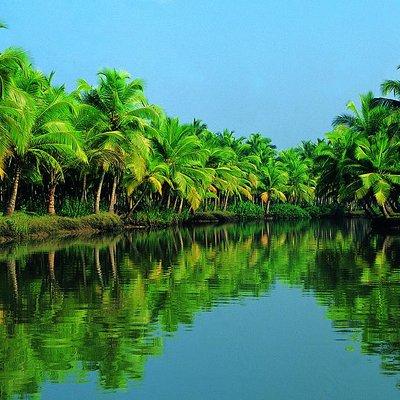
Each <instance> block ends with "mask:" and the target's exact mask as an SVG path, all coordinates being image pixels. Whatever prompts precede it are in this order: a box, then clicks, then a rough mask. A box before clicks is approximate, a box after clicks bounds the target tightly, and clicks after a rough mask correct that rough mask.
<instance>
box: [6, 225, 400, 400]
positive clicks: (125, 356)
mask: <svg viewBox="0 0 400 400" xmlns="http://www.w3.org/2000/svg"><path fill="white" fill-rule="evenodd" d="M399 244H400V238H398V237H389V236H388V237H385V236H379V235H372V234H370V233H369V229H368V225H367V223H365V222H363V221H353V220H351V221H344V222H342V223H340V224H333V223H328V222H321V223H318V224H310V223H308V222H300V223H292V224H275V223H274V224H270V225H243V226H239V225H232V226H221V227H198V228H194V229H180V230H177V229H175V230H174V229H171V230H165V231H162V232H143V233H137V232H135V233H132V234H129V235H126V236H120V237H114V238H106V239H97V238H95V239H91V240H88V241H85V242H80V241H79V240H75V241H70V242H67V243H66V242H64V243H63V244H60V243H56V242H54V243H45V244H36V245H25V246H10V247H9V248H3V249H2V250H1V251H0V261H1V263H2V266H1V268H0V398H4V399H7V398H11V397H12V396H13V395H21V396H26V395H29V394H35V393H40V390H41V386H42V385H43V383H44V382H46V381H50V382H63V381H64V380H65V379H67V378H71V377H72V378H73V379H75V380H76V381H81V382H84V381H85V379H86V378H87V376H88V374H89V373H90V372H91V371H97V374H98V379H99V382H100V385H101V387H103V388H104V389H107V388H112V389H116V388H122V387H125V386H126V385H127V383H128V382H129V381H130V380H135V379H141V378H142V377H143V370H144V365H145V363H146V360H147V359H148V358H149V357H151V356H155V355H160V354H162V351H163V337H164V336H166V335H168V336H170V335H173V333H174V332H175V331H176V330H177V329H178V327H179V326H180V325H182V324H184V325H186V326H188V327H191V325H192V321H193V319H194V317H195V315H196V313H197V312H199V311H202V310H212V308H213V307H215V306H217V305H218V304H220V303H226V302H234V301H236V300H237V299H239V298H243V297H244V296H252V297H258V296H261V295H265V294H267V293H268V292H269V290H270V288H271V287H272V286H273V285H274V283H275V282H277V281H280V282H282V283H283V284H286V285H289V286H292V285H295V286H297V287H301V288H302V289H303V290H304V291H306V292H310V293H312V294H313V295H314V296H315V297H316V298H317V299H318V302H319V303H321V305H323V306H325V307H326V308H327V314H328V317H329V318H330V319H331V320H332V323H333V326H334V328H335V329H336V330H337V331H340V332H345V333H346V334H347V332H350V333H352V334H353V337H354V340H358V341H360V344H361V349H362V352H363V353H366V354H376V355H379V356H380V357H381V360H382V371H383V372H384V373H387V374H390V373H397V372H399V371H400V357H399V356H400V351H399V350H400V330H399V325H400V285H399V283H400V269H399V268H398V267H399V261H400V246H399ZM244 340H245V339H244Z"/></svg>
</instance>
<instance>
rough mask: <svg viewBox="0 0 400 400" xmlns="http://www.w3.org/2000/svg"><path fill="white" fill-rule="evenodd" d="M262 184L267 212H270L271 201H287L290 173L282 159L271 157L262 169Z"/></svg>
mask: <svg viewBox="0 0 400 400" xmlns="http://www.w3.org/2000/svg"><path fill="white" fill-rule="evenodd" d="M260 172H261V174H262V177H261V184H262V189H263V192H262V193H261V195H260V198H261V201H262V203H263V204H265V213H266V214H268V213H269V207H270V204H271V201H274V200H280V201H286V195H285V193H284V192H285V190H286V185H287V183H288V180H289V179H288V178H289V177H288V173H287V171H285V168H284V165H283V164H282V163H281V162H280V161H276V160H275V159H273V158H271V159H269V160H268V162H267V164H266V165H265V166H263V167H262V169H261V171H260Z"/></svg>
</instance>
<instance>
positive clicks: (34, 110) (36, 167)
mask: <svg viewBox="0 0 400 400" xmlns="http://www.w3.org/2000/svg"><path fill="white" fill-rule="evenodd" d="M13 84H14V85H15V88H14V89H13V90H12V93H11V94H9V95H8V96H7V99H5V100H3V101H2V102H1V105H0V106H1V108H2V113H1V116H0V129H1V131H2V132H3V133H4V137H5V145H4V149H3V151H1V153H0V164H3V163H4V162H5V160H7V161H8V162H12V165H13V168H14V175H13V181H12V189H11V195H10V198H9V202H8V205H7V210H6V214H7V215H12V214H13V212H14V210H15V206H16V200H17V194H18V187H19V182H20V178H21V174H22V172H23V170H24V168H29V169H30V170H33V171H36V172H37V174H39V175H40V174H41V172H42V171H43V169H46V170H47V171H48V172H49V173H50V175H51V176H52V177H53V180H51V181H50V190H49V198H48V206H49V212H50V213H53V211H54V197H53V196H54V191H55V185H56V183H57V177H61V176H62V173H63V172H62V171H63V169H62V160H63V159H65V158H68V157H76V158H80V159H85V155H84V153H83V151H82V150H81V147H80V141H79V135H78V134H77V132H76V131H75V130H74V129H73V127H72V125H71V124H70V122H69V117H68V113H69V104H68V101H67V97H66V95H65V93H64V90H63V89H62V88H57V89H54V88H52V87H51V86H50V85H49V80H48V79H47V78H46V77H44V76H43V75H41V74H39V73H37V71H34V70H32V69H27V70H23V71H22V72H21V73H20V74H19V75H18V76H17V77H15V78H14V79H13Z"/></svg>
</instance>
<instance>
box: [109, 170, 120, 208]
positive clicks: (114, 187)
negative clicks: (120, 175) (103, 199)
mask: <svg viewBox="0 0 400 400" xmlns="http://www.w3.org/2000/svg"><path fill="white" fill-rule="evenodd" d="M117 183H118V180H117V177H116V176H114V178H113V185H112V190H111V198H110V207H109V208H108V211H109V212H110V213H113V212H114V207H115V204H116V202H117Z"/></svg>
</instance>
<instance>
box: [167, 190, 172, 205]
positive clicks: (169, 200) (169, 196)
mask: <svg viewBox="0 0 400 400" xmlns="http://www.w3.org/2000/svg"><path fill="white" fill-rule="evenodd" d="M170 205H171V193H170V192H169V191H168V197H167V209H168V208H169V207H170Z"/></svg>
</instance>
